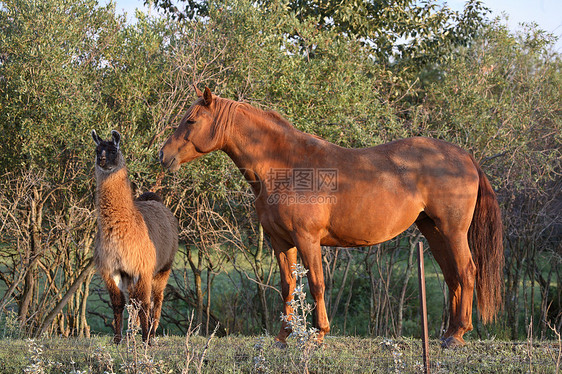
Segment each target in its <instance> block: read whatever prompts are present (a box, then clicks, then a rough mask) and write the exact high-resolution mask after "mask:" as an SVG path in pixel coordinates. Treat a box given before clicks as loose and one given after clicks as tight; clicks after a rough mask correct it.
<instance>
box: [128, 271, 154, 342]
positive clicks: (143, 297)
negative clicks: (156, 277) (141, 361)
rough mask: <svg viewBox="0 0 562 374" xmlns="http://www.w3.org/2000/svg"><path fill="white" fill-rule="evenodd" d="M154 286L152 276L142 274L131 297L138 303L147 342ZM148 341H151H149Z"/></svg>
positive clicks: (143, 336) (144, 339)
mask: <svg viewBox="0 0 562 374" xmlns="http://www.w3.org/2000/svg"><path fill="white" fill-rule="evenodd" d="M151 286H152V277H151V276H147V275H144V274H143V275H141V276H140V277H139V280H138V281H137V283H136V285H135V288H134V292H133V294H132V295H131V299H132V300H134V301H135V302H136V303H137V304H138V308H139V320H140V324H141V330H142V341H143V342H147V341H148V338H149V335H150V328H151V321H150V293H151V291H150V289H151ZM148 343H150V342H149V341H148Z"/></svg>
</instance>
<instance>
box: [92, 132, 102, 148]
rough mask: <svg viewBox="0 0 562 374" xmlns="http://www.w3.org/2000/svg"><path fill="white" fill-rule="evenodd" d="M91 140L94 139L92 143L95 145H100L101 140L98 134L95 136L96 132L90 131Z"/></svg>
mask: <svg viewBox="0 0 562 374" xmlns="http://www.w3.org/2000/svg"><path fill="white" fill-rule="evenodd" d="M92 139H94V143H96V145H99V144H100V143H101V139H100V137H99V136H98V134H96V130H92Z"/></svg>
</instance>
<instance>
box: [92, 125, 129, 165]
mask: <svg viewBox="0 0 562 374" xmlns="http://www.w3.org/2000/svg"><path fill="white" fill-rule="evenodd" d="M92 138H93V139H94V143H96V169H98V170H100V171H103V172H106V173H112V172H114V171H115V170H118V169H120V168H122V167H123V166H125V160H124V159H123V155H122V154H121V152H120V151H119V143H120V141H121V134H119V133H118V132H117V131H115V130H112V131H111V139H110V140H102V139H101V138H100V137H99V136H98V134H96V130H92Z"/></svg>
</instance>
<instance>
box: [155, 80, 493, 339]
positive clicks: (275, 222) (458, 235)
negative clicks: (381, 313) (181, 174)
mask: <svg viewBox="0 0 562 374" xmlns="http://www.w3.org/2000/svg"><path fill="white" fill-rule="evenodd" d="M196 91H197V95H198V96H199V98H198V99H197V100H196V101H195V102H194V103H193V104H192V106H191V107H190V108H189V109H188V111H187V113H186V114H185V116H184V117H183V119H182V121H181V122H180V124H179V126H178V128H177V129H176V131H175V132H174V134H172V135H171V136H170V137H169V138H168V140H167V141H166V143H165V144H164V146H163V147H162V150H161V151H160V161H161V162H162V165H163V166H164V167H166V168H168V169H169V170H171V171H177V170H178V169H179V168H180V165H181V164H182V163H184V162H189V161H192V160H194V159H196V158H198V157H200V156H202V155H204V154H207V153H209V152H212V151H215V150H218V149H220V150H222V151H224V152H225V153H226V154H227V155H228V156H230V158H231V159H232V160H233V161H234V163H235V164H236V165H237V166H238V168H239V169H240V171H241V172H242V174H243V175H244V177H245V178H246V180H247V181H248V182H249V184H250V186H251V188H252V189H253V192H254V194H255V196H256V201H255V205H256V210H257V213H258V217H259V221H260V223H261V225H262V226H263V228H264V230H265V231H266V233H267V234H268V235H269V237H270V241H271V245H272V246H273V249H274V252H275V256H276V258H277V261H278V264H279V268H280V274H281V288H282V295H283V299H284V301H285V303H284V313H285V314H287V315H288V314H289V313H291V311H292V310H291V308H290V307H289V306H288V305H287V303H286V302H287V301H290V300H291V299H292V293H293V290H294V288H295V279H294V278H293V276H292V274H291V266H292V264H294V263H296V261H297V252H298V253H299V254H300V257H301V259H302V262H303V264H304V266H305V267H306V268H307V269H308V270H309V272H308V281H309V285H310V289H311V294H312V297H313V298H314V301H315V304H316V308H315V322H316V327H317V328H318V329H319V336H318V340H319V342H322V339H323V337H324V335H325V334H326V333H328V332H329V330H330V324H329V321H328V317H327V314H326V306H325V304H324V276H323V271H322V254H321V248H320V246H322V245H326V246H341V247H358V246H369V245H374V244H377V243H381V242H384V241H387V240H389V239H391V238H393V237H395V236H397V235H398V234H400V233H401V232H403V231H404V230H406V229H407V228H408V227H410V226H411V225H412V224H413V223H415V224H416V225H417V227H418V228H419V229H420V231H421V232H422V233H423V235H424V236H425V237H426V238H427V240H428V242H429V245H430V248H431V252H432V253H433V255H434V257H435V259H436V260H437V263H438V264H439V266H440V267H441V270H442V272H443V275H444V278H445V281H446V283H447V286H448V287H449V302H450V306H449V307H450V323H449V326H448V329H447V331H446V332H445V334H444V336H443V346H444V347H454V346H460V345H464V344H465V343H464V340H463V334H464V333H465V332H467V331H470V330H472V299H473V290H474V285H475V282H476V291H477V297H478V298H477V300H478V307H479V309H480V313H481V316H482V319H483V321H484V322H489V321H491V320H493V319H494V318H495V314H496V312H497V310H498V309H499V307H500V304H501V284H502V276H501V274H502V268H503V245H502V223H501V216H500V210H499V206H498V203H497V200H496V196H495V194H494V191H493V190H492V187H491V185H490V182H489V181H488V179H487V178H486V176H485V175H484V173H483V172H482V170H481V168H480V167H479V166H478V164H477V163H476V161H475V160H474V158H473V157H472V156H471V155H470V154H469V153H468V152H466V151H464V150H462V149H461V148H459V147H457V146H455V145H453V144H450V143H447V142H444V141H440V140H436V139H429V138H422V137H416V138H409V139H403V140H398V141H394V142H391V143H388V144H382V145H379V146H376V147H372V148H364V149H347V148H343V147H339V146H337V145H335V144H332V143H329V142H327V141H326V140H323V139H321V138H319V137H316V136H314V135H310V134H306V133H303V132H301V131H299V130H297V129H296V128H294V127H293V126H292V125H291V124H290V123H289V122H287V121H286V120H285V119H283V118H282V117H281V116H280V115H279V114H277V113H275V112H265V111H262V110H260V109H257V108H254V107H252V106H250V105H248V104H245V103H239V102H236V101H232V100H227V99H224V98H220V97H218V96H215V95H213V94H212V93H211V91H210V90H209V89H208V88H205V91H204V93H201V92H200V91H199V90H197V89H196ZM471 250H472V254H471ZM289 334H290V331H289V329H288V328H287V325H286V324H285V323H284V324H283V325H282V326H281V331H280V332H279V334H278V335H277V337H276V340H277V341H278V342H279V344H280V345H281V346H283V345H285V340H286V338H287V336H288V335H289Z"/></svg>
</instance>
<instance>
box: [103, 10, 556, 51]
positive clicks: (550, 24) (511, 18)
mask: <svg viewBox="0 0 562 374" xmlns="http://www.w3.org/2000/svg"><path fill="white" fill-rule="evenodd" d="M109 1H111V0H99V2H100V3H101V4H104V3H109ZM113 1H114V2H115V4H116V7H115V8H116V10H117V12H119V13H123V12H126V13H127V15H128V19H131V18H132V17H134V14H135V9H136V8H139V9H140V10H142V11H144V12H147V11H148V8H147V7H145V6H144V0H113ZM439 2H443V3H447V5H448V6H449V7H450V8H451V9H453V10H462V9H463V7H464V4H465V3H466V1H463V0H448V1H440V0H439ZM483 3H484V4H485V6H486V7H488V8H489V9H490V10H491V11H492V14H491V15H490V17H491V18H494V17H496V16H501V15H503V14H506V15H507V16H508V25H509V27H510V28H511V29H512V30H517V29H519V24H520V23H521V22H526V23H529V22H536V23H537V24H538V25H539V27H540V28H541V29H543V30H544V31H546V32H548V33H551V34H554V35H557V36H558V37H559V40H558V43H557V44H556V46H555V50H556V51H558V52H559V53H562V1H561V0H483Z"/></svg>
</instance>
